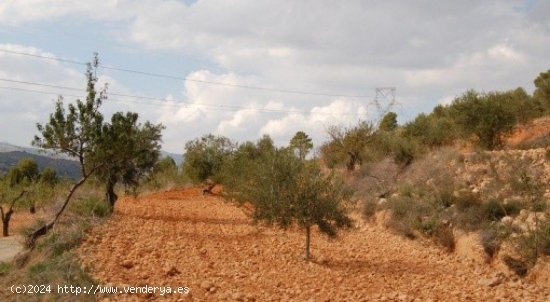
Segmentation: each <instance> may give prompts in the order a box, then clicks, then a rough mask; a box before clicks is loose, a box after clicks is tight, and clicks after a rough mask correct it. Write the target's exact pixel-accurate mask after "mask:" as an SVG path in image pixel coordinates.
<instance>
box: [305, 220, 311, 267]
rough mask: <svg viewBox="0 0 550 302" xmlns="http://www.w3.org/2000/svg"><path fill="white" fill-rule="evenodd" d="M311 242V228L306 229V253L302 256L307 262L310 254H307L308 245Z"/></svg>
mask: <svg viewBox="0 0 550 302" xmlns="http://www.w3.org/2000/svg"><path fill="white" fill-rule="evenodd" d="M310 240H311V226H307V227H306V251H305V255H304V259H305V260H309V257H310V254H309V243H310Z"/></svg>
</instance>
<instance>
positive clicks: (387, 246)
mask: <svg viewBox="0 0 550 302" xmlns="http://www.w3.org/2000/svg"><path fill="white" fill-rule="evenodd" d="M200 193H201V192H200V190H195V189H192V190H180V191H169V192H164V193H155V194H152V195H147V196H143V197H141V198H139V199H137V200H136V199H129V198H125V199H122V200H121V201H120V202H119V204H118V207H117V209H116V213H115V214H114V216H113V217H112V218H111V219H110V220H109V221H108V222H107V223H105V224H104V225H102V226H100V227H98V228H96V229H94V230H92V232H91V233H90V234H89V235H88V237H87V239H86V241H85V243H84V244H83V245H82V247H81V248H80V251H79V253H80V255H81V258H82V259H83V263H84V265H85V266H87V267H89V268H90V270H91V272H92V274H93V275H94V276H95V277H96V278H97V279H98V280H99V281H100V282H101V283H102V284H109V285H134V286H145V285H149V286H168V285H170V286H187V287H189V288H190V289H191V295H187V296H183V295H179V294H176V295H168V296H166V295H165V296H163V297H160V296H159V295H153V296H151V295H145V294H143V295H119V296H116V299H114V297H109V296H107V298H110V299H111V301H123V300H124V299H126V300H127V301H143V300H146V299H147V300H149V301H153V300H159V301H165V300H173V301H178V300H180V301H187V300H195V301H499V300H500V301H550V288H542V287H536V286H535V285H531V284H528V283H524V282H522V281H520V280H514V278H507V277H504V278H501V279H498V280H499V281H501V282H500V284H497V285H488V283H491V282H490V281H494V280H496V279H495V278H494V277H495V274H494V272H493V271H491V269H490V268H489V267H480V266H479V265H475V264H473V263H471V262H469V261H467V260H466V259H462V258H460V257H458V256H455V255H449V254H446V253H445V252H443V251H442V250H439V249H438V248H435V247H433V246H430V245H427V246H423V244H422V243H421V242H420V241H410V240H406V239H403V238H401V237H398V236H395V235H392V234H390V233H388V232H387V231H385V230H383V229H381V228H379V227H376V226H372V225H369V224H361V226H359V227H357V228H356V229H355V230H352V231H349V232H345V233H342V234H341V236H340V237H339V238H338V239H336V240H328V239H326V238H325V237H324V236H321V235H319V234H317V233H315V234H314V235H313V239H312V240H313V241H312V253H313V255H314V256H315V257H316V259H317V261H316V262H304V261H303V260H302V259H301V256H302V248H303V242H304V235H303V234H302V232H300V231H299V230H291V231H279V230H277V229H271V228H258V227H256V226H254V225H252V224H251V223H250V221H249V220H248V219H247V218H246V216H245V215H243V214H242V212H241V211H240V210H239V209H238V208H236V207H234V206H232V205H230V204H227V203H224V202H223V201H221V200H220V199H217V198H215V197H203V196H202V195H201V194H200ZM495 283H499V282H495ZM113 299H114V300H113Z"/></svg>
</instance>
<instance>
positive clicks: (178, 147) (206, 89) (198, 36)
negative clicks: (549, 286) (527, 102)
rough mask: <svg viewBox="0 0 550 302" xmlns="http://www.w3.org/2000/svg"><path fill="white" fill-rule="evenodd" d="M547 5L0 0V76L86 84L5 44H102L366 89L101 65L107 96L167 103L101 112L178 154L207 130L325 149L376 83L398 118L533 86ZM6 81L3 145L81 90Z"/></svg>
mask: <svg viewBox="0 0 550 302" xmlns="http://www.w3.org/2000/svg"><path fill="white" fill-rule="evenodd" d="M548 15H550V1H536V0H520V1H511V0H510V1H508V0H498V1H497V0H488V1H473V0H472V1H435V0H433V1H432V0H423V1H405V0H401V1H398V0H395V1H383V2H380V1H345V2H335V1H261V0H257V1H244V0H242V1H230V2H229V1H222V0H210V1H175V0H166V1H160V0H158V1H157V0H139V1H130V0H106V1H98V2H97V3H95V2H92V1H77V0H56V1H54V0H17V1H2V2H0V79H12V80H14V79H15V80H20V81H29V82H40V83H48V84H53V85H59V86H70V87H84V84H85V83H84V78H83V72H84V68H83V66H79V65H72V64H65V63H61V62H56V61H48V60H41V59H38V58H32V57H25V56H16V55H13V54H8V53H5V52H4V53H2V52H1V50H2V49H4V50H9V51H17V52H24V53H32V54H35V55H41V56H54V57H56V58H66V59H72V60H78V61H88V60H90V59H91V57H92V53H93V52H99V54H100V59H101V61H102V62H103V63H104V64H107V65H112V66H116V67H122V68H127V69H133V70H141V71H147V72H152V73H160V74H168V75H174V76H177V77H182V78H184V77H187V78H190V79H196V80H202V81H212V82H223V83H230V84H234V85H247V86H260V87H268V88H273V89H286V90H299V91H309V92H317V93H327V94H337V95H366V96H371V97H367V98H351V97H346V96H331V97H327V96H316V95H307V94H287V93H280V92H273V91H267V90H250V89H243V88H237V87H225V86H217V85H208V84H201V83H197V82H189V81H183V80H171V79H160V78H154V77H147V76H141V75H136V74H131V73H124V72H117V71H112V70H105V69H100V74H99V76H100V78H101V81H102V82H109V83H110V89H109V91H111V92H113V93H124V94H132V95H144V96H153V97H158V98H161V99H165V98H167V99H169V101H165V102H163V103H161V104H159V102H150V103H149V104H146V101H143V100H142V101H140V103H136V102H135V99H132V98H124V97H117V98H116V99H115V98H114V97H113V102H109V103H108V104H106V105H105V108H104V111H105V114H107V115H108V114H110V113H112V112H115V111H127V110H131V111H136V112H138V113H140V116H141V117H142V118H143V119H144V120H150V121H152V122H155V123H163V124H164V125H165V126H166V130H165V132H164V138H163V140H164V148H165V149H166V150H168V151H171V152H175V153H182V152H183V146H184V144H185V142H186V141H188V140H190V139H193V138H195V137H197V136H200V135H203V134H206V133H216V134H220V135H226V136H228V137H230V138H233V139H235V140H238V141H244V140H255V139H257V138H258V137H260V136H261V135H262V134H269V135H271V136H272V137H273V138H274V140H275V141H276V142H277V143H278V144H280V145H282V144H285V143H286V142H288V140H289V139H290V138H291V137H292V135H293V134H294V133H295V132H296V131H299V130H304V131H306V132H307V133H309V134H310V135H311V136H312V137H313V138H314V142H315V143H316V145H317V146H318V145H320V144H321V143H322V142H323V141H324V140H326V134H325V129H326V128H327V127H328V126H330V125H343V126H347V125H352V124H354V123H356V122H357V121H358V120H359V119H370V120H373V121H376V120H377V118H378V117H379V115H380V111H379V110H377V108H376V106H374V105H373V102H372V101H373V99H372V98H373V97H374V94H375V88H376V87H380V86H395V87H396V88H397V95H396V96H397V100H398V102H399V106H396V107H394V108H393V110H394V111H397V113H398V115H399V120H400V121H401V122H405V121H407V120H409V119H411V118H412V117H414V116H415V115H416V114H418V113H419V112H423V111H430V110H431V108H432V107H433V106H435V105H436V104H438V103H447V102H450V101H451V100H452V99H453V98H454V97H456V96H457V95H460V94H461V93H462V92H464V91H465V90H467V89H471V88H473V89H477V90H482V91H490V90H505V89H514V88H516V87H518V86H522V87H524V88H526V89H527V91H529V92H532V90H533V85H532V81H533V79H534V78H535V77H536V76H537V74H538V73H539V72H541V71H545V70H548V69H549V68H550V57H549V56H548V55H547V54H548V53H550V21H548V18H547V16H548ZM0 87H4V88H0V129H2V131H1V132H0V141H6V142H10V143H13V144H18V145H24V146H27V145H29V142H30V141H31V139H32V137H33V135H34V134H35V133H36V128H35V123H36V122H42V121H44V120H45V119H46V118H47V116H48V114H49V112H51V111H52V109H53V106H52V104H53V100H54V99H55V98H56V94H63V95H67V94H74V93H75V92H74V91H72V92H70V91H66V90H62V89H54V88H47V87H37V86H32V85H25V84H16V83H9V82H2V81H0ZM7 88H11V89H7ZM13 88H18V89H34V90H41V91H43V92H46V93H51V94H38V93H31V92H24V91H21V90H13ZM73 99H74V97H66V98H65V100H66V101H71V100H73ZM184 105H185V106H184ZM211 105H214V106H217V107H214V108H213V107H209V106H211ZM227 107H238V108H241V109H240V110H238V109H233V110H227ZM245 108H257V109H258V108H260V109H262V108H263V109H266V108H267V109H270V110H279V112H263V111H259V110H248V109H245Z"/></svg>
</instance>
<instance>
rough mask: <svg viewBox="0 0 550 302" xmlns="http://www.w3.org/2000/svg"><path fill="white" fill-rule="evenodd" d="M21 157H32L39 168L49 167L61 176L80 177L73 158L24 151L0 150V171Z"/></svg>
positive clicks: (3, 170)
mask: <svg viewBox="0 0 550 302" xmlns="http://www.w3.org/2000/svg"><path fill="white" fill-rule="evenodd" d="M23 158H32V159H33V160H34V161H36V163H37V164H38V168H39V169H40V170H42V169H44V168H46V167H51V168H53V169H55V171H57V175H59V176H60V177H62V178H70V179H78V178H79V177H80V166H79V164H78V162H77V161H75V160H68V159H62V158H59V157H58V158H52V157H48V156H46V155H45V154H43V155H38V154H34V153H29V152H26V151H9V152H1V151H0V173H4V172H6V171H8V170H9V169H10V168H11V167H13V166H15V165H16V164H17V162H18V161H19V160H21V159H23Z"/></svg>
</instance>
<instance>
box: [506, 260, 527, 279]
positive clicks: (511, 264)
mask: <svg viewBox="0 0 550 302" xmlns="http://www.w3.org/2000/svg"><path fill="white" fill-rule="evenodd" d="M502 260H503V261H504V263H505V264H506V266H508V268H510V269H511V270H512V271H513V272H514V273H516V275H518V276H520V277H524V276H525V275H527V272H528V271H529V265H528V264H527V263H525V262H524V261H521V260H519V259H516V258H513V257H511V256H508V255H506V256H504V257H503V258H502Z"/></svg>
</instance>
